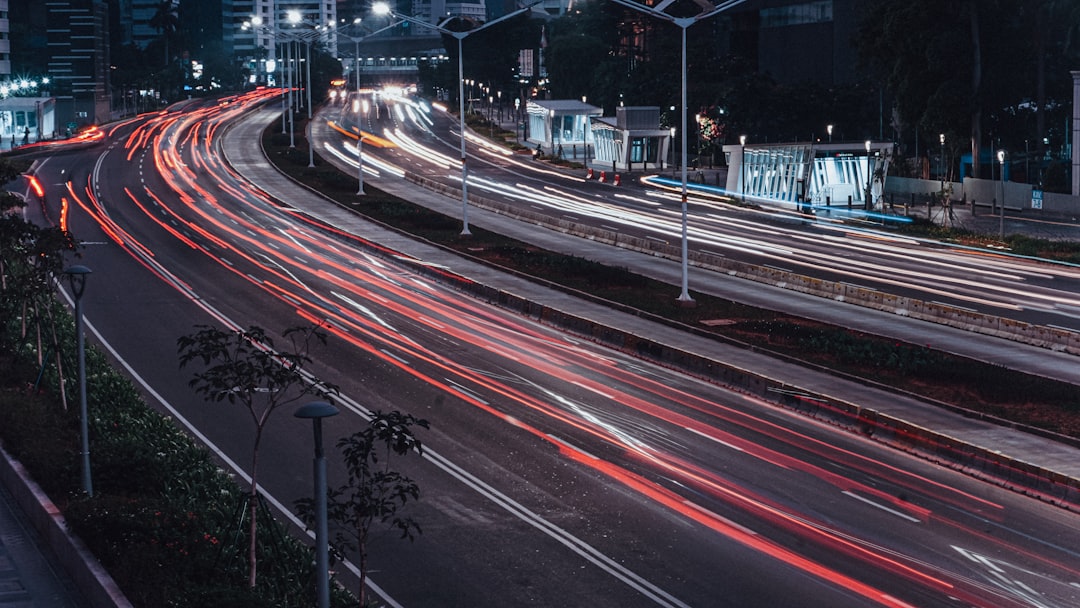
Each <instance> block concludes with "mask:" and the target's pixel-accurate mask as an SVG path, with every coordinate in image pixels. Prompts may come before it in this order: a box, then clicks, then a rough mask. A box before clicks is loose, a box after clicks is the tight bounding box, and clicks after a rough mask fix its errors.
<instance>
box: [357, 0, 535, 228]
mask: <svg viewBox="0 0 1080 608" xmlns="http://www.w3.org/2000/svg"><path fill="white" fill-rule="evenodd" d="M537 3H538V2H531V3H529V4H528V5H526V6H524V7H522V8H519V9H518V10H516V11H513V12H510V13H507V14H505V15H503V16H502V17H499V18H498V19H495V20H493V21H488V22H487V23H485V24H483V25H481V26H479V27H475V28H473V29H471V30H466V31H464V32H454V31H451V30H448V29H446V27H445V24H446V22H447V21H448V20H444V21H443V22H442V23H441V24H439V25H436V24H434V23H428V22H426V21H421V20H420V19H417V18H415V17H410V16H408V15H401V14H398V13H395V12H394V11H393V10H392V9H391V8H390V5H389V4H386V3H385V2H379V3H376V4H375V5H374V6H373V7H372V9H373V10H374V12H375V14H376V15H380V14H381V15H393V16H394V18H395V19H400V20H402V21H408V22H410V23H414V24H416V25H420V26H423V27H429V28H431V29H434V30H436V31H438V32H442V33H443V34H446V35H447V36H450V37H452V38H455V39H456V40H457V43H458V57H457V59H458V60H457V64H458V65H457V68H458V119H459V124H458V128H459V130H460V132H461V133H460V135H461V234H462V235H463V236H469V235H471V234H472V233H471V232H469V191H468V179H469V169H468V162H467V158H466V156H465V76H464V69H463V62H462V59H461V53H462V41H463V40H465V38H466V37H468V36H469V35H470V34H475V33H476V32H479V31H481V30H485V29H487V28H489V27H491V26H493V25H495V24H496V23H500V22H502V21H506V20H507V19H512V18H514V17H517V16H518V15H521V14H523V13H526V12H528V11H529V10H532V7H533V6H534V5H535V4H537Z"/></svg>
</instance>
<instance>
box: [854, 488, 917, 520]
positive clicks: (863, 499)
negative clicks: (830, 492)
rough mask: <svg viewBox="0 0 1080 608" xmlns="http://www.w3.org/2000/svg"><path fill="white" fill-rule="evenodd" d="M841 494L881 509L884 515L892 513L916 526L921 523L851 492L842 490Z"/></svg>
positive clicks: (905, 514)
mask: <svg viewBox="0 0 1080 608" xmlns="http://www.w3.org/2000/svg"><path fill="white" fill-rule="evenodd" d="M841 493H842V494H844V495H845V496H850V497H851V498H854V499H855V500H860V501H862V502H864V503H866V504H868V505H870V506H871V507H877V508H878V509H881V510H882V511H885V512H886V513H892V514H893V515H895V516H897V517H902V518H904V519H906V520H908V521H913V522H915V523H917V524H921V523H922V521H920V520H919V519H918V518H915V517H912V516H910V515H908V514H907V513H903V512H901V511H897V510H896V509H892V508H890V507H886V506H885V505H883V504H881V503H877V502H874V501H872V500H870V499H869V498H864V497H862V496H859V495H858V494H855V493H853V492H849V491H847V490H844V491H843V492H841Z"/></svg>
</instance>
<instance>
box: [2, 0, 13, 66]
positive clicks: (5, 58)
mask: <svg viewBox="0 0 1080 608" xmlns="http://www.w3.org/2000/svg"><path fill="white" fill-rule="evenodd" d="M10 76H11V28H10V25H9V21H8V0H0V80H4V79H5V78H9V77H10Z"/></svg>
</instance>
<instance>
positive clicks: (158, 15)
mask: <svg viewBox="0 0 1080 608" xmlns="http://www.w3.org/2000/svg"><path fill="white" fill-rule="evenodd" d="M179 26H180V19H179V17H177V15H176V3H175V2H174V0H161V2H159V3H158V5H157V9H156V10H155V11H154V16H153V17H151V18H150V27H152V28H154V30H155V31H156V32H157V33H158V34H159V35H160V36H161V37H162V38H163V39H164V42H165V65H169V38H170V37H172V35H173V34H174V33H176V29H177V28H178V27H179Z"/></svg>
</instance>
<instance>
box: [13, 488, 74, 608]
mask: <svg viewBox="0 0 1080 608" xmlns="http://www.w3.org/2000/svg"><path fill="white" fill-rule="evenodd" d="M0 606H2V607H3V608H83V607H85V606H88V604H86V603H84V602H83V601H82V600H81V599H80V598H79V594H78V592H77V591H76V589H75V585H74V583H73V582H72V580H71V578H70V577H68V576H67V574H65V573H64V571H63V569H62V568H61V567H60V563H59V560H58V559H57V557H56V555H54V554H53V553H52V550H51V549H50V548H49V546H48V543H46V542H44V541H43V540H42V538H41V537H40V536H39V535H38V533H37V532H36V531H35V530H34V528H33V527H32V526H31V525H30V522H29V521H28V519H27V517H26V515H25V513H24V512H23V510H22V509H21V508H19V506H18V505H17V504H16V503H15V501H14V498H13V497H12V495H11V493H10V492H9V491H8V490H7V488H6V487H5V486H4V484H0Z"/></svg>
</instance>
